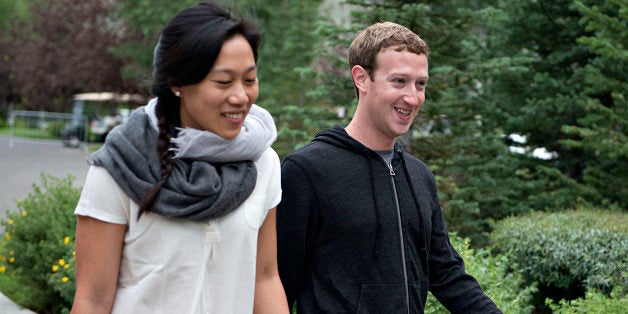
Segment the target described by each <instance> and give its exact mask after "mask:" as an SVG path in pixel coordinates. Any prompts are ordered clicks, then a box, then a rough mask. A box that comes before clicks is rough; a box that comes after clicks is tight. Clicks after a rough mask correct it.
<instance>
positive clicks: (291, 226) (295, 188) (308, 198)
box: [277, 157, 317, 308]
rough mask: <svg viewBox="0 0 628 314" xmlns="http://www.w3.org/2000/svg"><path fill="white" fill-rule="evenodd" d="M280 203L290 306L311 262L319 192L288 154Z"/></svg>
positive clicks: (282, 265) (281, 253)
mask: <svg viewBox="0 0 628 314" xmlns="http://www.w3.org/2000/svg"><path fill="white" fill-rule="evenodd" d="M281 189H282V191H283V194H282V198H281V203H279V206H277V257H278V264H279V275H280V277H281V281H282V282H283V285H284V289H285V291H286V296H287V298H288V306H289V307H290V308H292V305H293V304H294V302H295V301H296V298H297V297H298V295H299V290H300V289H301V287H302V284H303V278H304V276H305V273H304V272H305V268H306V265H307V263H308V262H309V256H310V254H309V252H310V250H309V248H310V243H309V241H310V238H311V237H310V236H308V232H309V231H308V230H310V229H311V228H312V224H313V223H314V219H312V217H311V213H312V209H313V208H314V207H315V206H316V205H315V204H317V201H316V195H315V192H314V189H313V187H312V186H311V183H310V181H309V179H308V176H307V174H306V173H305V171H303V169H302V168H301V167H300V165H298V164H297V163H296V162H294V161H293V160H291V159H290V158H289V157H288V158H287V159H286V160H284V162H283V164H282V165H281Z"/></svg>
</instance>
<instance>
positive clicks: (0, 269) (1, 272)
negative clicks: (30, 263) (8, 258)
mask: <svg viewBox="0 0 628 314" xmlns="http://www.w3.org/2000/svg"><path fill="white" fill-rule="evenodd" d="M5 271H7V268H6V267H4V266H0V274H4V272H5Z"/></svg>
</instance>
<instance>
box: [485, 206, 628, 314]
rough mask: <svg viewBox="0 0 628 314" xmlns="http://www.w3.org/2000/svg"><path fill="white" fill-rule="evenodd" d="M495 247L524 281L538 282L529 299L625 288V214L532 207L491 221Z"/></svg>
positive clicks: (627, 287)
mask: <svg viewBox="0 0 628 314" xmlns="http://www.w3.org/2000/svg"><path fill="white" fill-rule="evenodd" d="M490 238H491V240H492V241H493V243H495V249H496V251H495V252H497V253H508V254H509V255H512V258H513V259H514V261H515V262H516V263H517V264H518V265H519V267H520V269H521V271H522V273H523V274H524V278H525V280H526V283H527V284H528V285H531V284H533V283H535V282H537V283H538V288H539V292H538V294H537V295H536V296H535V300H534V301H533V302H534V304H535V306H536V307H537V308H539V309H541V308H543V307H544V306H545V299H546V298H550V299H552V300H561V299H566V300H573V299H576V298H580V297H583V296H584V295H585V291H586V290H588V289H597V290H599V291H600V292H602V293H604V294H609V293H610V292H611V291H612V290H613V289H614V288H617V289H619V291H620V293H621V294H622V295H625V294H626V292H628V277H627V276H628V214H626V213H625V212H620V211H602V210H593V209H584V208H582V209H579V210H571V211H565V212H557V213H542V212H535V213H531V214H529V215H526V216H522V217H511V218H507V219H504V220H501V221H499V222H498V223H496V224H495V229H494V231H493V232H492V233H491V235H490Z"/></svg>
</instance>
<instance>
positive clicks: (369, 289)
mask: <svg viewBox="0 0 628 314" xmlns="http://www.w3.org/2000/svg"><path fill="white" fill-rule="evenodd" d="M405 312H406V291H405V289H404V284H403V283H378V284H362V288H361V289H360V301H359V303H358V311H357V313H405Z"/></svg>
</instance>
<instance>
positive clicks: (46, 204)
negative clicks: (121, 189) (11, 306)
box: [0, 174, 80, 313]
mask: <svg viewBox="0 0 628 314" xmlns="http://www.w3.org/2000/svg"><path fill="white" fill-rule="evenodd" d="M41 178H42V186H41V187H40V186H37V185H33V192H32V193H30V194H29V195H28V197H26V198H25V199H24V200H22V201H18V202H17V205H18V211H16V212H7V217H8V218H7V220H3V221H1V222H0V225H2V226H3V227H4V232H5V233H4V241H3V242H2V245H1V246H0V256H1V258H0V276H2V277H7V278H10V280H7V281H4V280H3V281H0V283H10V284H9V285H8V286H6V285H4V286H1V287H0V289H1V290H2V292H3V293H4V294H5V295H7V296H8V297H10V298H12V299H13V300H14V301H15V302H17V303H18V304H20V305H22V306H23V307H26V308H29V309H31V310H33V311H35V312H38V313H61V312H63V311H67V310H68V309H69V308H70V307H71V305H72V300H73V297H74V275H73V273H74V267H73V265H74V262H73V251H74V241H73V238H74V226H75V223H76V218H75V217H74V214H73V211H74V207H75V206H76V203H77V202H78V198H79V196H80V189H79V188H76V187H73V186H72V177H71V176H68V177H67V178H65V179H60V178H55V177H52V176H49V175H45V174H42V177H41Z"/></svg>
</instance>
